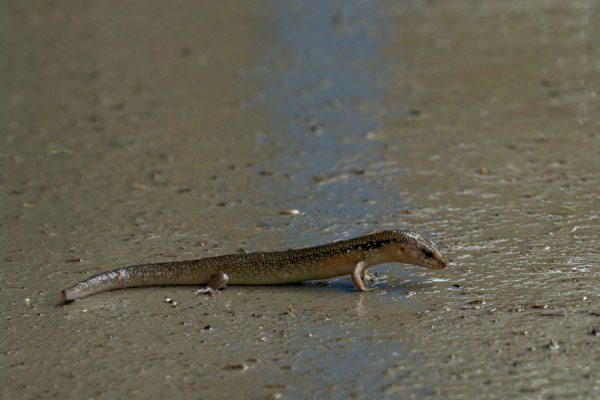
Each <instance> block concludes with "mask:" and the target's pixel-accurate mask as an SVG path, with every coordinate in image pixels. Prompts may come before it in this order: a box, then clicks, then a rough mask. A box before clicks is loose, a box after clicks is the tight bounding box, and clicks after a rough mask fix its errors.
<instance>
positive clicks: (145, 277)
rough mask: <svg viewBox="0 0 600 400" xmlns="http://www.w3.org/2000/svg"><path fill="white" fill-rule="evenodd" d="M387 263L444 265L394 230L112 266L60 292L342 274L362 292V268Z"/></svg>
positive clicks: (411, 236)
mask: <svg viewBox="0 0 600 400" xmlns="http://www.w3.org/2000/svg"><path fill="white" fill-rule="evenodd" d="M389 262H401V263H406V264H414V265H419V266H422V267H427V268H432V269H442V268H445V267H446V260H445V259H444V256H443V255H442V253H441V252H440V250H439V249H438V248H437V247H436V246H435V244H433V243H432V242H431V241H430V240H428V239H427V238H425V237H424V236H422V235H420V234H418V233H415V232H411V231H399V230H394V231H382V232H378V233H374V234H370V235H365V236H360V237H357V238H354V239H348V240H342V241H339V242H335V243H331V244H326V245H322V246H315V247H308V248H304V249H298V250H286V251H273V252H262V253H249V254H230V255H224V256H217V257H207V258H200V259H197V260H188V261H174V262H162V263H156V264H143V265H132V266H129V267H123V268H117V269H113V270H111V271H107V272H103V273H101V274H99V275H95V276H92V277H91V278H88V279H86V280H84V281H82V282H79V283H77V284H75V285H73V286H71V287H69V288H67V289H65V290H63V291H62V297H63V299H65V300H67V301H70V300H76V299H80V298H83V297H87V296H90V295H92V294H95V293H99V292H104V291H107V290H112V289H123V288H128V287H136V286H161V285H207V286H206V288H204V289H200V290H198V291H197V292H196V293H208V294H215V293H217V290H218V289H220V288H222V287H225V285H227V284H232V285H277V284H284V283H292V282H302V281H308V280H313V279H327V278H333V277H336V276H341V275H348V274H350V275H351V276H352V280H353V281H354V284H355V285H356V287H357V288H358V290H360V291H365V290H367V286H366V284H365V277H366V276H367V269H368V268H369V267H372V266H373V265H377V264H382V263H389Z"/></svg>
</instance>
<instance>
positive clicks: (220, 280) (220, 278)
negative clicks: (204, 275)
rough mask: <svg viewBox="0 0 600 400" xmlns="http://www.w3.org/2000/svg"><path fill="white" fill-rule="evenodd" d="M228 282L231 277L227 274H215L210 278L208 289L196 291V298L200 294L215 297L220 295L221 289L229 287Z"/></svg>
mask: <svg viewBox="0 0 600 400" xmlns="http://www.w3.org/2000/svg"><path fill="white" fill-rule="evenodd" d="M227 282H229V275H227V274H226V273H225V272H217V273H214V274H212V275H211V276H210V280H209V281H208V284H207V285H206V287H204V288H202V289H198V290H196V293H194V297H196V296H198V295H199V294H209V295H211V296H214V295H216V294H218V293H219V289H221V288H224V287H225V286H226V285H227Z"/></svg>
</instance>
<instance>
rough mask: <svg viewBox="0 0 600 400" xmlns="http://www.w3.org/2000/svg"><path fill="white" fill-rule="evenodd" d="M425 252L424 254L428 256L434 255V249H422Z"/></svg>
mask: <svg viewBox="0 0 600 400" xmlns="http://www.w3.org/2000/svg"><path fill="white" fill-rule="evenodd" d="M421 251H422V252H423V255H424V256H425V257H427V258H431V257H433V251H431V250H428V249H423V250H421Z"/></svg>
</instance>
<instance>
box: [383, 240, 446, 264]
mask: <svg viewBox="0 0 600 400" xmlns="http://www.w3.org/2000/svg"><path fill="white" fill-rule="evenodd" d="M395 233H396V235H397V239H396V240H395V242H396V246H395V247H396V248H395V251H396V254H395V256H396V257H397V261H398V262H402V263H407V264H414V265H418V266H421V267H425V268H431V269H442V268H446V259H445V258H444V255H443V254H442V252H441V251H440V250H439V249H438V248H437V246H436V245H435V244H434V243H433V242H432V241H431V240H429V239H427V238H426V237H425V236H423V235H421V234H419V233H416V232H411V231H395Z"/></svg>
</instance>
